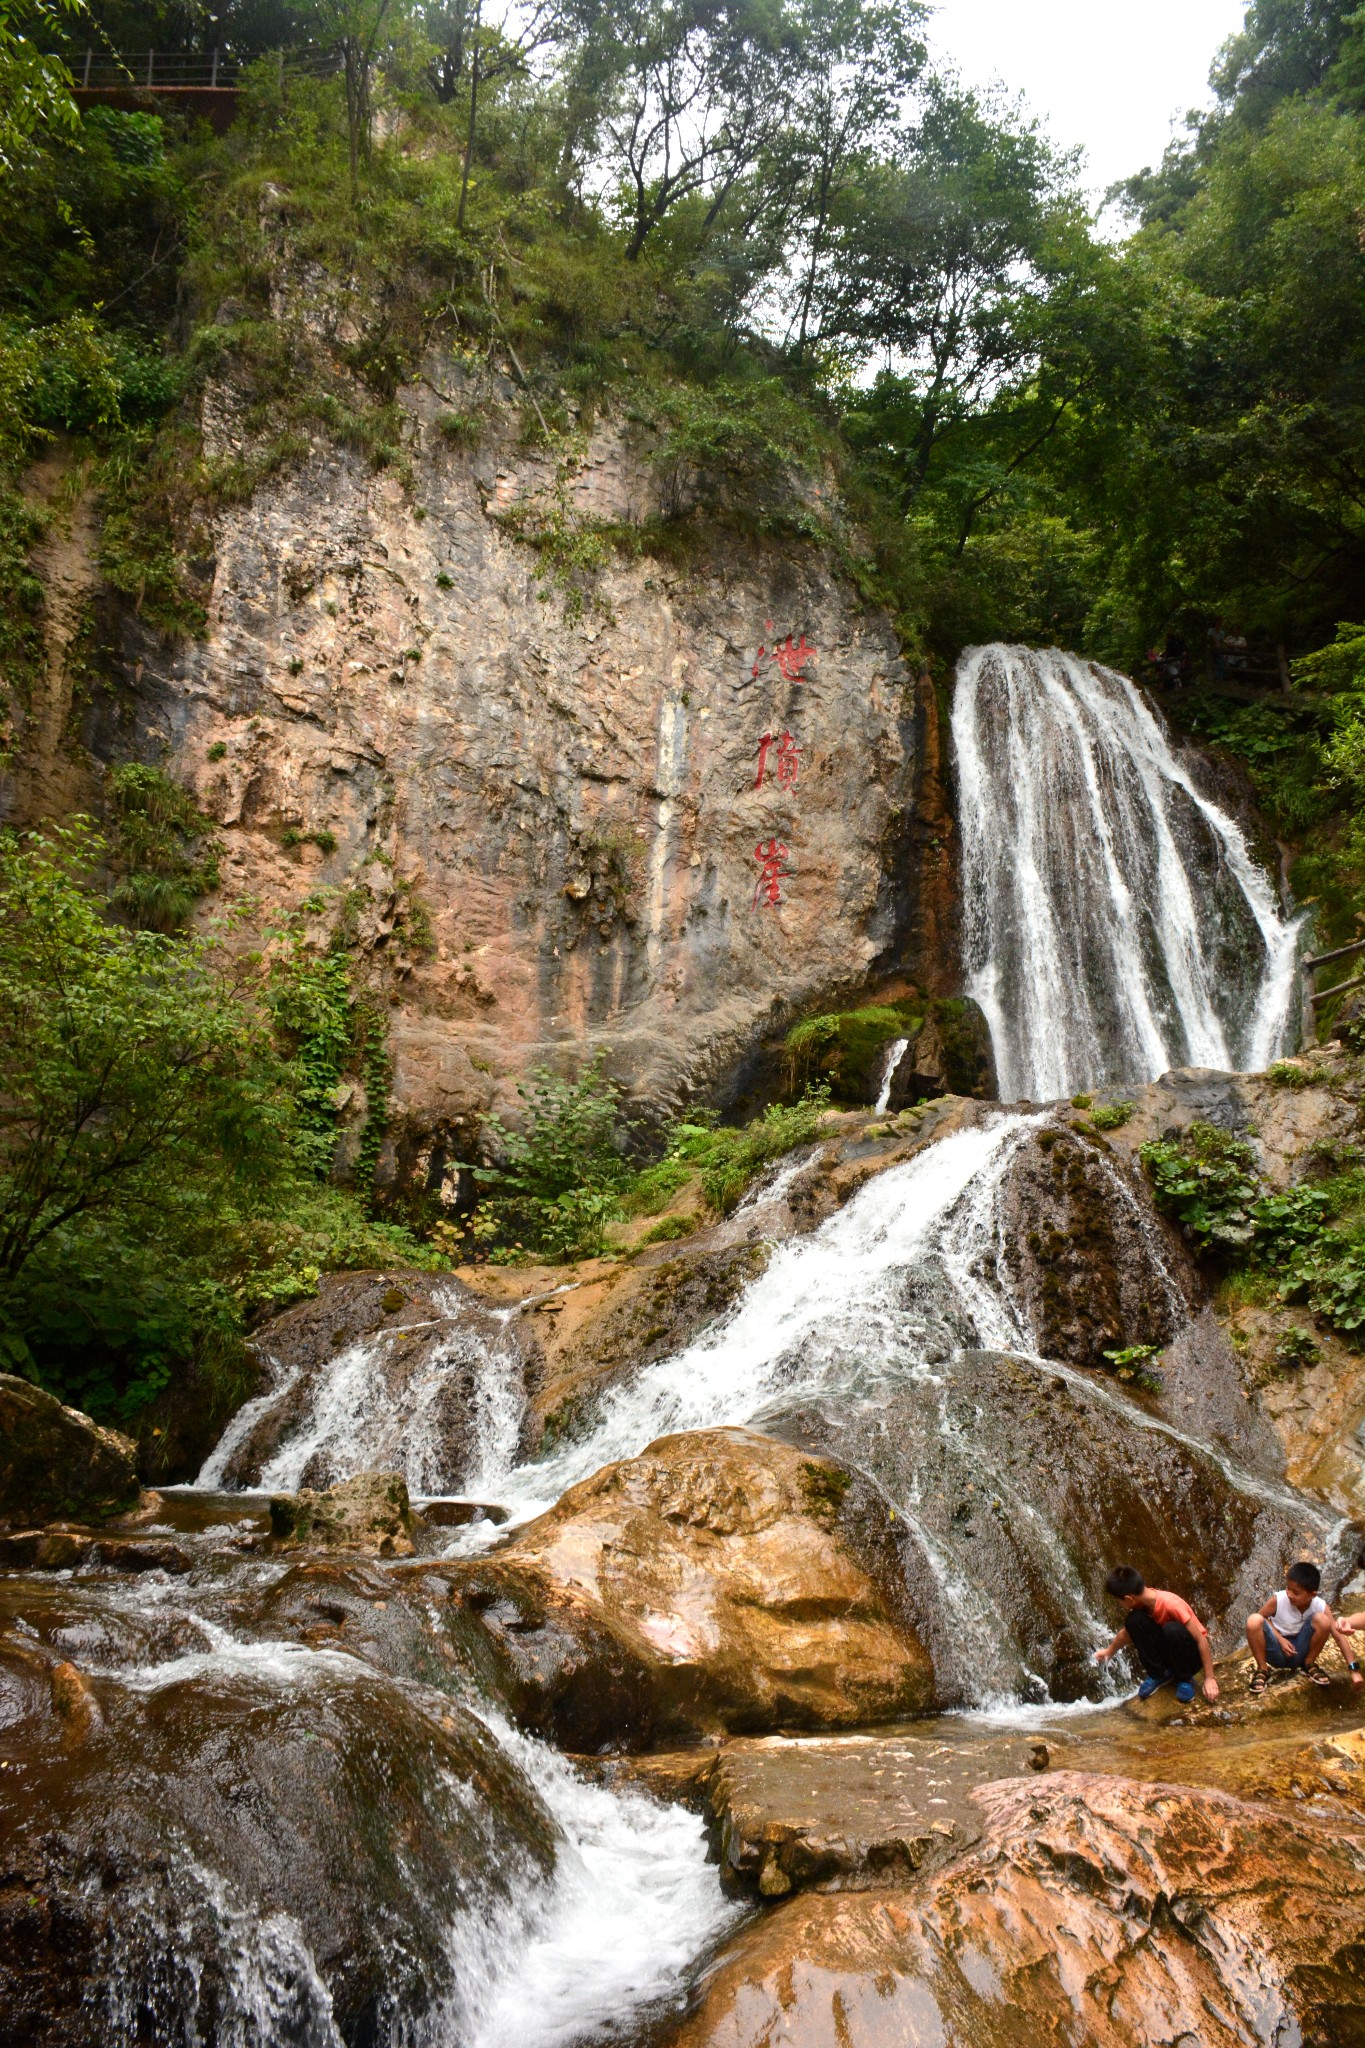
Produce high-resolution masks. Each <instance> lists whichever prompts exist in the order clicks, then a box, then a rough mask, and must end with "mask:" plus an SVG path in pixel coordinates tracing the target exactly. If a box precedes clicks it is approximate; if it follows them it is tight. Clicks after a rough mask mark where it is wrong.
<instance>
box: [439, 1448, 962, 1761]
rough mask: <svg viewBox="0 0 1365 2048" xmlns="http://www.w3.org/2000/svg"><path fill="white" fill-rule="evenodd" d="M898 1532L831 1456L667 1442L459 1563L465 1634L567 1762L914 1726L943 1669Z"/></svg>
mask: <svg viewBox="0 0 1365 2048" xmlns="http://www.w3.org/2000/svg"><path fill="white" fill-rule="evenodd" d="M898 1528H899V1524H897V1523H892V1522H890V1521H889V1520H888V1516H887V1511H886V1509H885V1507H884V1505H883V1504H882V1503H881V1501H880V1499H879V1498H878V1496H877V1495H876V1494H875V1493H874V1492H873V1491H872V1490H871V1489H870V1488H868V1487H867V1486H865V1484H864V1483H863V1482H862V1481H861V1480H859V1479H858V1478H856V1477H855V1475H853V1474H851V1473H850V1472H848V1471H847V1470H846V1469H845V1468H844V1467H843V1466H841V1465H839V1464H837V1463H836V1462H835V1461H834V1460H832V1459H828V1458H812V1457H810V1456H807V1455H803V1454H802V1453H801V1452H799V1451H796V1450H792V1449H789V1448H788V1447H787V1446H785V1445H782V1444H776V1443H773V1442H771V1441H770V1440H769V1439H768V1438H766V1437H762V1436H758V1435H756V1434H754V1433H753V1432H751V1431H748V1430H737V1429H735V1430H732V1429H722V1430H703V1431H698V1432H696V1433H694V1434H686V1435H681V1436H672V1437H662V1438H660V1440H659V1441H658V1442H657V1443H655V1444H651V1445H650V1446H649V1448H648V1449H647V1450H646V1451H644V1452H643V1453H642V1454H641V1456H640V1457H638V1458H631V1459H628V1460H626V1461H624V1462H622V1463H620V1464H617V1465H608V1466H607V1467H606V1468H605V1469H604V1470H603V1471H601V1472H599V1473H596V1474H595V1475H594V1476H593V1477H592V1478H591V1479H588V1480H585V1481H584V1482H583V1483H582V1484H581V1485H579V1486H575V1487H572V1488H570V1490H569V1492H568V1493H566V1494H565V1496H564V1498H563V1499H562V1500H561V1501H560V1502H559V1504H558V1505H557V1506H556V1507H554V1508H552V1509H551V1510H550V1512H549V1513H548V1514H546V1515H542V1516H541V1517H540V1519H539V1520H538V1521H535V1522H532V1523H531V1524H529V1526H528V1527H527V1528H525V1529H523V1530H521V1531H520V1532H519V1533H518V1534H517V1535H516V1537H515V1538H514V1539H513V1540H512V1542H510V1543H509V1544H508V1545H507V1546H506V1548H505V1549H503V1550H500V1551H498V1552H496V1553H494V1555H493V1556H491V1557H490V1558H488V1559H487V1560H485V1561H484V1562H482V1563H481V1564H479V1565H477V1566H471V1567H469V1568H467V1569H466V1571H465V1574H464V1576H463V1578H462V1579H461V1580H460V1581H459V1582H458V1583H457V1588H456V1597H457V1598H458V1600H459V1603H460V1607H461V1611H462V1617H463V1619H462V1633H463V1634H464V1636H465V1638H466V1640H467V1641H468V1643H469V1644H470V1646H471V1648H472V1649H473V1650H474V1652H475V1654H476V1655H478V1656H480V1658H481V1659H482V1661H483V1663H484V1665H485V1668H486V1669H489V1670H490V1671H491V1675H492V1676H493V1678H494V1681H495V1682H496V1683H497V1684H498V1685H499V1686H500V1687H501V1688H502V1689H503V1691H504V1692H505V1694H506V1696H507V1698H508V1699H509V1701H510V1703H511V1705H512V1707H513V1710H514V1711H515V1712H516V1713H517V1715H518V1717H519V1718H520V1719H521V1720H522V1722H523V1723H524V1724H525V1725H527V1726H528V1727H530V1728H532V1729H534V1730H535V1731H536V1732H538V1733H541V1734H545V1735H549V1736H551V1737H552V1738H553V1739H554V1740H556V1741H558V1742H560V1743H562V1744H563V1745H564V1746H565V1747H566V1748H570V1749H575V1750H594V1749H599V1748H602V1747H603V1746H604V1745H610V1746H612V1747H619V1748H624V1749H639V1748H647V1747H649V1746H651V1745H652V1744H653V1743H655V1742H656V1741H661V1740H665V1739H667V1738H668V1737H670V1736H673V1737H682V1738H686V1737H688V1736H693V1735H696V1734H699V1733H707V1732H710V1731H713V1730H723V1729H735V1730H740V1729H750V1730H752V1729H763V1728H775V1727H783V1726H796V1727H843V1726H849V1725H851V1724H853V1723H856V1722H859V1721H866V1720H875V1719H878V1718H883V1719H884V1718H888V1717H893V1716H896V1715H899V1714H904V1713H910V1712H914V1711H915V1710H916V1709H919V1708H922V1707H924V1706H925V1705H927V1704H928V1702H929V1701H930V1699H931V1697H932V1693H933V1671H932V1667H931V1665H930V1662H929V1658H928V1656H927V1654H926V1652H925V1650H924V1649H923V1647H922V1645H921V1644H920V1642H919V1639H918V1637H917V1636H916V1634H915V1632H914V1630H913V1628H912V1627H911V1625H910V1623H909V1621H908V1619H907V1618H906V1617H905V1615H904V1614H903V1612H902V1610H901V1608H900V1605H899V1597H898V1587H899V1569H898V1539H897V1535H896V1533H895V1532H896V1530H897V1529H898Z"/></svg>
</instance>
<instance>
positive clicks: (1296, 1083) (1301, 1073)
mask: <svg viewBox="0 0 1365 2048" xmlns="http://www.w3.org/2000/svg"><path fill="white" fill-rule="evenodd" d="M1266 1079H1267V1081H1272V1082H1273V1083H1274V1085H1275V1086H1276V1087H1277V1088H1311V1087H1312V1086H1313V1082H1314V1079H1315V1076H1314V1073H1313V1069H1312V1068H1311V1067H1303V1066H1300V1065H1299V1063H1298V1061H1297V1060H1276V1062H1275V1064H1274V1066H1273V1067H1269V1068H1268V1069H1267V1070H1266Z"/></svg>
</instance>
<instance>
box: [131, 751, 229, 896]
mask: <svg viewBox="0 0 1365 2048" xmlns="http://www.w3.org/2000/svg"><path fill="white" fill-rule="evenodd" d="M108 790H109V808H110V836H109V865H110V868H111V870H112V872H113V874H114V876H115V878H116V879H115V882H114V888H113V892H112V900H113V902H114V904H115V905H116V907H117V908H118V909H119V910H120V911H121V912H122V914H123V915H124V917H126V918H127V920H128V922H129V923H130V924H132V925H136V926H137V927H138V929H139V930H141V931H149V932H181V931H183V930H184V929H185V927H186V925H187V924H188V923H189V920H190V918H191V916H192V915H193V912H194V906H195V904H196V903H197V902H198V900H199V898H200V897H201V896H206V895H208V894H209V892H210V891H211V890H213V889H216V888H217V887H218V881H219V874H218V847H217V843H216V841H215V840H213V839H212V837H211V836H210V835H211V834H212V831H213V820H212V819H211V818H206V817H205V816H204V815H203V813H202V812H201V811H200V810H199V809H198V807H197V805H196V804H195V802H194V800H193V798H192V797H190V796H189V795H188V794H187V793H186V792H185V791H184V790H183V789H181V788H180V787H179V785H178V784H176V783H174V782H172V781H171V778H170V777H169V776H168V775H167V774H166V773H165V772H164V770H163V769H160V768H152V767H148V766H145V765H144V764H142V763H141V762H135V761H130V762H125V763H124V764H123V765H122V766H121V767H118V768H113V769H111V770H110V772H109V781H108Z"/></svg>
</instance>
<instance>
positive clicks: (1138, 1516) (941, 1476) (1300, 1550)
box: [761, 1351, 1354, 1700]
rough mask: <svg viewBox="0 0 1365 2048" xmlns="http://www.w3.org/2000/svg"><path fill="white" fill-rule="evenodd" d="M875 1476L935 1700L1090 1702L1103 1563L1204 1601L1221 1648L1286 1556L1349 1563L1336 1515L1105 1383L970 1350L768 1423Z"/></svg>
mask: <svg viewBox="0 0 1365 2048" xmlns="http://www.w3.org/2000/svg"><path fill="white" fill-rule="evenodd" d="M761 1421H762V1424H763V1426H764V1427H765V1428H767V1429H770V1430H772V1431H773V1432H774V1433H775V1434H777V1435H780V1436H782V1437H783V1438H784V1440H785V1441H787V1442H789V1443H794V1444H798V1445H801V1446H803V1447H805V1448H806V1449H808V1450H810V1451H812V1452H820V1453H824V1454H827V1455H830V1456H834V1457H838V1458H841V1459H844V1460H846V1461H847V1462H848V1463H849V1464H851V1465H856V1466H857V1467H858V1468H859V1469H860V1470H862V1471H865V1472H867V1473H868V1474H869V1475H870V1476H871V1477H872V1478H873V1479H874V1480H875V1481H876V1482H877V1483H878V1484H879V1485H880V1486H881V1488H882V1490H883V1493H884V1496H885V1498H886V1499H887V1500H889V1501H890V1502H892V1503H893V1504H895V1505H896V1506H897V1508H898V1510H899V1513H900V1516H901V1518H902V1519H903V1521H904V1522H905V1524H906V1538H905V1541H904V1544H903V1547H902V1551H901V1556H902V1559H903V1567H904V1570H905V1572H906V1575H907V1583H908V1586H909V1590H910V1599H911V1602H912V1609H911V1611H912V1612H913V1614H914V1615H915V1618H916V1621H917V1623H918V1627H919V1633H920V1636H921V1638H922V1639H923V1640H924V1641H926V1642H927V1643H928V1644H929V1645H930V1648H931V1650H932V1652H933V1657H934V1663H935V1667H936V1669H937V1672H938V1688H939V1693H940V1697H942V1698H944V1699H946V1700H961V1699H966V1700H973V1699H976V1700H980V1699H986V1698H990V1697H992V1696H999V1695H1001V1694H1022V1695H1023V1696H1024V1697H1025V1698H1029V1697H1032V1698H1043V1697H1045V1696H1046V1695H1047V1694H1048V1693H1050V1694H1051V1696H1052V1697H1053V1698H1055V1699H1077V1698H1081V1697H1084V1696H1086V1695H1089V1696H1091V1697H1099V1696H1100V1693H1101V1691H1102V1688H1103V1684H1104V1681H1103V1680H1102V1678H1101V1675H1100V1673H1099V1671H1098V1669H1097V1667H1096V1665H1095V1664H1094V1661H1093V1651H1094V1649H1095V1647H1096V1646H1097V1645H1098V1644H1099V1643H1102V1642H1103V1641H1104V1640H1105V1638H1106V1636H1107V1635H1108V1633H1109V1632H1110V1631H1111V1630H1112V1628H1113V1627H1115V1626H1116V1625H1117V1619H1118V1616H1117V1610H1115V1609H1114V1607H1113V1605H1112V1603H1111V1602H1109V1601H1108V1600H1107V1599H1106V1596H1105V1593H1104V1579H1105V1575H1106V1573H1107V1572H1108V1571H1109V1569H1110V1568H1111V1566H1113V1565H1115V1564H1120V1563H1131V1564H1134V1565H1136V1566H1137V1568H1138V1569H1139V1570H1140V1571H1141V1572H1142V1574H1143V1576H1144V1577H1145V1578H1146V1579H1147V1580H1148V1581H1149V1583H1150V1584H1152V1585H1157V1586H1170V1587H1173V1588H1174V1589H1176V1590H1177V1591H1179V1592H1181V1593H1183V1594H1184V1595H1185V1596H1186V1597H1187V1598H1188V1599H1189V1600H1190V1601H1192V1603H1193V1604H1194V1606H1195V1608H1196V1611H1197V1612H1199V1613H1200V1615H1201V1616H1202V1618H1203V1620H1204V1621H1205V1623H1206V1624H1207V1625H1208V1626H1209V1628H1210V1629H1211V1630H1212V1631H1213V1632H1214V1636H1215V1644H1216V1646H1217V1647H1219V1648H1224V1647H1230V1646H1231V1645H1232V1643H1233V1642H1234V1641H1235V1640H1237V1639H1239V1638H1240V1636H1241V1631H1242V1625H1243V1623H1244V1621H1245V1618H1246V1616H1247V1614H1248V1613H1249V1612H1250V1611H1251V1609H1252V1608H1253V1607H1254V1606H1257V1605H1259V1603H1260V1601H1261V1600H1263V1599H1264V1598H1265V1590H1264V1589H1265V1588H1267V1587H1270V1586H1273V1585H1277V1584H1280V1583H1282V1579H1283V1573H1284V1570H1285V1567H1286V1566H1287V1565H1288V1564H1289V1563H1290V1562H1291V1561H1292V1559H1293V1558H1295V1557H1305V1556H1306V1557H1317V1558H1319V1559H1321V1560H1323V1561H1324V1562H1327V1561H1329V1559H1330V1558H1331V1557H1336V1558H1337V1562H1338V1564H1341V1563H1342V1562H1343V1561H1344V1558H1345V1557H1347V1556H1349V1555H1351V1554H1353V1550H1354V1545H1353V1544H1352V1545H1348V1547H1347V1550H1346V1551H1345V1552H1344V1553H1341V1554H1340V1555H1338V1549H1337V1533H1336V1519H1337V1518H1336V1517H1335V1516H1334V1515H1331V1514H1329V1513H1326V1512H1324V1511H1323V1510H1322V1509H1321V1508H1320V1507H1319V1506H1318V1505H1317V1504H1315V1503H1314V1502H1312V1501H1309V1500H1306V1499H1301V1498H1299V1497H1296V1496H1295V1495H1293V1494H1292V1493H1290V1492H1289V1491H1288V1490H1287V1489H1286V1488H1283V1487H1279V1486H1273V1485H1269V1484H1267V1483H1265V1482H1263V1481H1261V1480H1260V1479H1258V1478H1256V1477H1254V1476H1252V1475H1239V1474H1238V1472H1237V1470H1236V1468H1235V1467H1232V1466H1230V1465H1229V1464H1228V1462H1227V1461H1226V1459H1225V1458H1223V1457H1222V1456H1220V1455H1218V1454H1216V1453H1215V1452H1213V1451H1211V1450H1210V1449H1209V1448H1208V1447H1207V1446H1205V1445H1204V1444H1202V1443H1200V1442H1198V1441H1197V1440H1195V1439H1193V1438H1191V1437H1186V1436H1184V1435H1182V1434H1181V1433H1180V1432H1179V1431H1178V1430H1176V1429H1174V1428H1172V1427H1170V1426H1168V1425H1167V1424H1165V1423H1163V1422H1161V1421H1159V1420H1157V1419H1156V1418H1154V1417H1153V1416H1151V1415H1149V1414H1147V1413H1146V1412H1144V1410H1143V1409H1142V1408H1140V1407H1139V1406H1138V1405H1136V1404H1135V1403H1133V1402H1131V1401H1129V1400H1128V1399H1126V1398H1125V1397H1124V1395H1123V1394H1122V1393H1120V1392H1119V1391H1118V1390H1116V1389H1115V1388H1114V1387H1113V1386H1112V1384H1111V1383H1110V1382H1109V1381H1107V1380H1103V1379H1091V1378H1089V1377H1087V1376H1085V1375H1083V1374H1081V1373H1078V1372H1076V1371H1074V1370H1069V1369H1066V1368H1063V1367H1061V1366H1054V1365H1050V1364H1047V1363H1045V1362H1044V1361H1042V1360H1039V1359H1035V1358H1027V1357H1022V1356H1015V1355H1013V1354H1010V1353H1005V1352H995V1351H963V1352H958V1353H956V1354H951V1355H948V1356H946V1357H943V1358H939V1359H936V1360H935V1362H934V1363H933V1365H932V1367H928V1366H926V1367H923V1368H921V1369H920V1370H918V1371H917V1372H914V1373H898V1374H897V1375H896V1376H895V1378H894V1379H891V1380H888V1381H887V1382H886V1383H885V1384H884V1385H882V1386H879V1387H878V1388H877V1389H876V1390H875V1392H874V1391H870V1390H869V1391H867V1392H865V1393H864V1394H863V1395H862V1396H861V1398H859V1399H857V1400H849V1399H842V1398H834V1397H831V1398H828V1399H824V1400H814V1401H810V1402H807V1403H803V1404H801V1405H800V1406H799V1407H784V1406H779V1405H778V1404H774V1406H773V1408H772V1409H770V1410H768V1411H766V1412H765V1413H764V1415H763V1417H762V1418H761Z"/></svg>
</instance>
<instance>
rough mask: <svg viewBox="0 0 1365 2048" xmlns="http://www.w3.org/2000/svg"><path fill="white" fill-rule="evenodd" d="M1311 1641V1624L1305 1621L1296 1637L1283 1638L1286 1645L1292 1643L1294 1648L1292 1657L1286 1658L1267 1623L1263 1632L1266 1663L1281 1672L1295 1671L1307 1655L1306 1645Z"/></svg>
mask: <svg viewBox="0 0 1365 2048" xmlns="http://www.w3.org/2000/svg"><path fill="white" fill-rule="evenodd" d="M1312 1640H1313V1624H1312V1622H1311V1621H1306V1622H1304V1624H1303V1626H1302V1628H1301V1629H1300V1630H1299V1632H1298V1634H1297V1635H1294V1636H1286V1637H1285V1641H1286V1642H1288V1643H1292V1644H1293V1646H1294V1654H1293V1656H1292V1657H1291V1656H1287V1655H1286V1654H1285V1652H1284V1650H1283V1649H1281V1647H1280V1639H1279V1637H1278V1636H1277V1635H1276V1633H1275V1631H1274V1629H1273V1628H1271V1627H1270V1625H1269V1623H1267V1624H1266V1632H1265V1660H1266V1663H1267V1664H1274V1665H1275V1666H1277V1668H1278V1669H1279V1670H1281V1671H1293V1670H1296V1669H1297V1667H1298V1666H1299V1665H1300V1664H1302V1662H1303V1660H1304V1658H1305V1657H1306V1656H1307V1655H1308V1645H1309V1644H1310V1643H1311V1642H1312Z"/></svg>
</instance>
